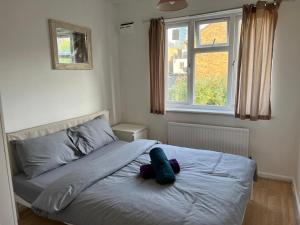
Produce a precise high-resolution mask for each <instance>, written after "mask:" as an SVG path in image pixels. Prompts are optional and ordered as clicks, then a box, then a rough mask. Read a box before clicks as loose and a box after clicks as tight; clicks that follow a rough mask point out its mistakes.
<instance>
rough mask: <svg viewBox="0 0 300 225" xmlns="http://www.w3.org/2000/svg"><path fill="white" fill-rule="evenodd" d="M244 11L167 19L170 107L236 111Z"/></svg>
mask: <svg viewBox="0 0 300 225" xmlns="http://www.w3.org/2000/svg"><path fill="white" fill-rule="evenodd" d="M240 21H241V10H229V11H224V12H221V13H212V14H206V15H201V16H195V17H191V18H190V19H182V20H179V19H176V20H175V21H172V20H170V21H167V22H166V42H167V43H166V47H167V51H166V54H167V57H166V75H167V82H166V85H167V87H166V92H167V93H166V96H167V98H166V101H167V102H166V105H167V110H191V111H217V112H221V111H222V112H226V113H233V107H234V92H235V81H236V67H235V62H236V57H237V46H238V42H239V27H240V24H241V23H240Z"/></svg>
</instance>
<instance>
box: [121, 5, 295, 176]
mask: <svg viewBox="0 0 300 225" xmlns="http://www.w3.org/2000/svg"><path fill="white" fill-rule="evenodd" d="M129 2H131V3H129V4H126V3H123V4H119V5H118V15H119V21H120V23H124V22H132V21H133V22H135V30H134V32H133V33H132V34H123V35H121V36H120V76H121V84H122V85H121V96H122V118H123V120H124V121H127V122H135V123H142V124H147V125H148V126H149V127H150V136H151V138H155V139H160V140H163V141H166V140H167V122H168V121H179V122H190V123H203V124H214V125H224V126H237V127H247V128H250V130H251V133H250V135H251V137H250V139H251V141H250V148H251V151H252V153H253V156H254V158H255V159H256V160H257V162H258V167H259V171H261V172H264V173H272V174H276V175H281V176H287V177H291V178H292V177H294V176H295V168H296V161H297V159H296V158H297V139H298V138H299V137H298V136H297V126H296V125H295V123H297V120H298V115H299V112H300V110H299V108H300V107H299V94H300V89H299V84H300V76H299V71H300V63H299V55H300V49H299V46H300V45H299V36H300V26H299V24H298V21H300V14H299V10H300V2H299V1H294V2H293V1H292V2H283V3H282V6H281V8H280V12H279V14H280V16H279V22H278V29H277V35H276V43H275V53H274V54H275V55H274V72H273V84H272V108H273V119H272V120H271V121H258V122H249V121H241V120H238V119H235V118H233V117H232V116H220V115H208V114H187V113H167V115H165V116H156V115H151V114H150V113H149V111H150V110H149V109H150V106H149V104H150V103H149V66H148V65H149V58H148V26H149V24H148V23H144V22H143V21H144V20H148V19H149V18H154V17H160V16H165V17H166V18H168V17H177V16H180V15H190V14H200V13H205V12H212V11H216V10H223V9H229V8H236V7H240V6H241V5H242V4H243V3H248V2H249V1H248V0H245V1H240V0H227V1H220V0H202V1H199V0H189V3H190V6H189V8H188V9H185V10H183V11H181V12H177V13H169V14H161V13H160V12H158V11H157V10H156V9H155V4H156V2H157V1H156V0H151V1H150V0H139V1H134V0H132V1H129Z"/></svg>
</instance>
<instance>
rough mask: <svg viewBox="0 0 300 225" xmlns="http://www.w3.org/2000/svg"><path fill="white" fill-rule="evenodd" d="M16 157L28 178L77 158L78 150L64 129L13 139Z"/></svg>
mask: <svg viewBox="0 0 300 225" xmlns="http://www.w3.org/2000/svg"><path fill="white" fill-rule="evenodd" d="M14 144H15V146H16V151H17V157H18V160H19V162H20V164H21V167H22V169H23V171H24V173H25V174H26V175H27V177H28V178H33V177H36V176H38V175H40V174H42V173H44V172H47V171H48V170H51V169H55V168H57V167H59V166H61V165H63V164H66V163H68V162H70V161H73V160H75V159H78V158H79V157H78V156H77V155H79V152H78V150H77V149H76V147H75V146H74V144H73V143H72V141H71V140H70V138H69V137H68V135H67V132H66V131H61V132H57V133H54V134H50V135H47V136H43V137H38V138H34V139H28V140H24V141H14Z"/></svg>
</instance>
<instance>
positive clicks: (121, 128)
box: [112, 123, 148, 142]
mask: <svg viewBox="0 0 300 225" xmlns="http://www.w3.org/2000/svg"><path fill="white" fill-rule="evenodd" d="M112 130H113V131H114V133H115V135H116V136H117V137H118V138H119V139H120V140H122V141H127V142H132V141H135V140H138V139H147V138H148V128H147V127H146V126H143V125H137V124H129V123H120V124H117V125H115V126H113V127H112Z"/></svg>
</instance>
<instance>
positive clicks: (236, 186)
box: [7, 111, 256, 225]
mask: <svg viewBox="0 0 300 225" xmlns="http://www.w3.org/2000/svg"><path fill="white" fill-rule="evenodd" d="M102 114H104V115H106V117H107V118H108V112H107V111H105V112H100V113H96V114H93V115H89V116H85V117H80V118H75V119H72V120H68V121H63V122H59V123H55V124H50V125H45V126H41V127H38V128H32V129H28V130H23V131H20V132H15V133H11V134H8V135H7V137H8V140H9V141H11V140H17V139H26V138H32V137H37V136H40V135H45V134H47V133H51V132H52V133H53V132H56V131H59V130H61V129H65V128H66V127H72V126H76V125H78V124H80V123H84V122H86V121H89V120H92V119H93V118H95V117H96V116H99V115H102ZM154 147H160V148H162V149H163V150H164V152H165V153H166V155H167V157H168V158H176V159H177V160H178V162H179V164H180V166H181V172H180V174H178V175H177V176H176V182H175V183H174V184H172V185H167V186H161V185H158V184H157V183H156V182H155V180H144V179H142V178H140V177H139V176H138V174H139V167H140V166H141V165H143V164H145V163H149V162H150V158H149V151H150V150H151V149H152V148H154ZM10 151H11V154H12V157H11V158H12V159H14V157H13V151H14V150H13V148H12V146H10ZM12 164H13V165H14V168H13V171H14V174H15V176H14V177H13V184H14V191H15V194H16V199H17V201H18V203H20V204H22V205H25V206H27V207H30V208H33V209H34V211H35V212H36V213H38V214H40V215H42V216H44V217H47V218H51V219H54V220H58V221H61V222H64V223H68V224H74V225H99V224H101V225H112V224H114V225H127V224H128V225H135V224H139V225H153V224H159V225H167V224H175V225H176V224H178V225H179V224H180V225H182V224H186V225H194V224H195V225H196V224H197V225H199V224H200V225H202V224H203V225H221V224H222V225H227V224H228V225H241V224H242V222H243V216H244V213H245V209H246V207H247V203H248V201H249V199H250V196H251V190H252V182H253V176H254V173H255V168H256V165H255V162H254V161H252V160H249V159H247V158H244V157H241V156H234V155H230V154H224V153H219V152H213V151H205V150H195V149H188V148H181V147H176V146H170V145H164V144H160V143H159V142H157V141H152V140H138V141H135V142H132V143H126V142H123V141H119V140H118V141H115V142H113V143H111V144H109V145H106V146H104V147H102V148H100V149H97V150H96V151H94V152H93V153H91V154H89V155H87V156H86V157H82V158H80V159H78V160H76V161H74V162H71V163H68V164H66V165H64V166H61V167H59V168H56V169H54V170H51V171H48V172H46V173H43V174H41V175H39V176H37V177H35V178H33V179H29V180H28V179H26V177H25V176H24V175H23V174H22V173H19V171H18V169H17V165H16V163H15V162H12Z"/></svg>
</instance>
